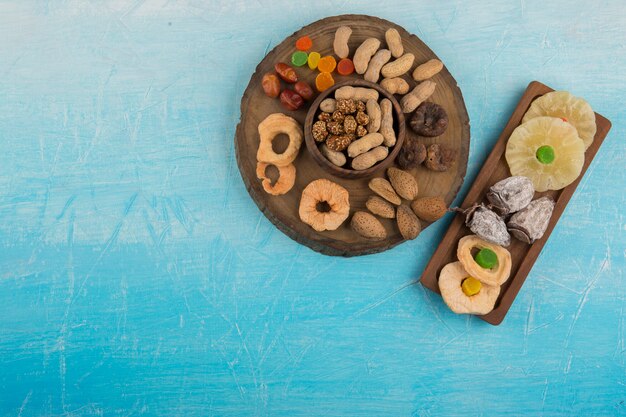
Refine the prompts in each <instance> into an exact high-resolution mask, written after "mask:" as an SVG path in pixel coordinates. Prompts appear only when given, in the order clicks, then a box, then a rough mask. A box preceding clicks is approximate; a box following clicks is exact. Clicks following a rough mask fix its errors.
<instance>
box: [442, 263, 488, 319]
mask: <svg viewBox="0 0 626 417" xmlns="http://www.w3.org/2000/svg"><path fill="white" fill-rule="evenodd" d="M469 276H470V274H468V273H467V271H465V269H463V265H462V264H461V262H452V263H449V264H447V265H446V266H444V267H443V269H442V270H441V273H440V274H439V290H440V291H441V296H442V297H443V301H445V303H446V304H447V305H448V307H450V310H452V311H454V312H455V313H457V314H487V313H489V312H490V311H491V310H493V307H494V306H495V305H496V300H497V299H498V295H500V286H491V285H482V287H481V288H480V291H479V292H478V294H475V295H471V296H468V295H466V294H465V293H464V292H463V289H462V288H461V285H463V280H465V279H466V278H468V277H469Z"/></svg>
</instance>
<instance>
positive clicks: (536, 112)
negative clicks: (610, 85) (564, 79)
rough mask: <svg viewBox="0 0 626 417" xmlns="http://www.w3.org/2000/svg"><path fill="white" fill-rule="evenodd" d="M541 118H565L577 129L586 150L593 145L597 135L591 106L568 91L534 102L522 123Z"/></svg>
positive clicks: (542, 97) (549, 94) (550, 94)
mask: <svg viewBox="0 0 626 417" xmlns="http://www.w3.org/2000/svg"><path fill="white" fill-rule="evenodd" d="M540 116H551V117H558V118H565V119H566V120H565V121H566V122H568V123H570V124H572V125H574V127H575V128H576V131H577V132H578V136H579V137H580V138H581V139H582V140H583V142H584V143H585V149H587V148H588V147H589V145H591V143H592V142H593V138H594V136H595V135H596V115H595V114H594V112H593V110H592V109H591V106H590V105H589V103H587V102H586V101H585V100H583V99H582V98H580V97H575V96H573V95H572V94H570V93H568V92H567V91H553V92H551V93H547V94H544V95H543V96H541V97H539V98H538V99H536V100H535V101H533V103H532V104H531V105H530V108H529V109H528V111H527V112H526V114H525V115H524V118H523V119H522V123H525V122H527V121H529V120H530V119H533V118H535V117H540Z"/></svg>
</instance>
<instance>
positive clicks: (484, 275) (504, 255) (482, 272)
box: [456, 235, 511, 286]
mask: <svg viewBox="0 0 626 417" xmlns="http://www.w3.org/2000/svg"><path fill="white" fill-rule="evenodd" d="M473 249H476V250H477V251H478V252H477V253H476V254H473V253H472V250H473ZM494 255H495V256H494ZM456 256H457V258H459V261H460V262H461V264H462V265H463V268H464V269H465V270H466V271H467V274H468V275H470V276H472V277H474V278H476V279H477V280H479V281H480V282H482V283H483V284H486V285H494V286H499V285H502V284H504V283H505V282H506V280H507V279H509V275H510V274H511V253H510V252H509V251H508V250H506V249H504V248H503V247H502V246H498V245H495V244H493V243H489V242H487V241H485V240H482V239H481V238H479V237H478V236H476V235H469V236H464V237H462V238H461V239H460V240H459V246H458V248H457V251H456ZM492 259H493V260H495V261H493V260H492Z"/></svg>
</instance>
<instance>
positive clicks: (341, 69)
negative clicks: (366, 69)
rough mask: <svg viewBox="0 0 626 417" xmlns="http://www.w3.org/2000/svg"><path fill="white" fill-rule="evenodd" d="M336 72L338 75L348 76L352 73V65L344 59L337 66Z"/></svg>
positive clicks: (348, 60)
mask: <svg viewBox="0 0 626 417" xmlns="http://www.w3.org/2000/svg"><path fill="white" fill-rule="evenodd" d="M337 72H338V73H339V74H340V75H350V74H352V73H353V72H354V64H353V63H352V60H351V59H350V58H344V59H342V60H341V61H339V63H338V64H337Z"/></svg>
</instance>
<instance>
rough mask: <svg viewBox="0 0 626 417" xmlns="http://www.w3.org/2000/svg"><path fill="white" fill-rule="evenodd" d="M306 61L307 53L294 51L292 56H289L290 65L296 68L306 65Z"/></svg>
mask: <svg viewBox="0 0 626 417" xmlns="http://www.w3.org/2000/svg"><path fill="white" fill-rule="evenodd" d="M308 59H309V56H308V55H307V53H306V52H302V51H296V52H294V53H293V55H291V63H292V64H293V65H295V66H296V67H301V66H303V65H304V64H306V62H307V60H308Z"/></svg>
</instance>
